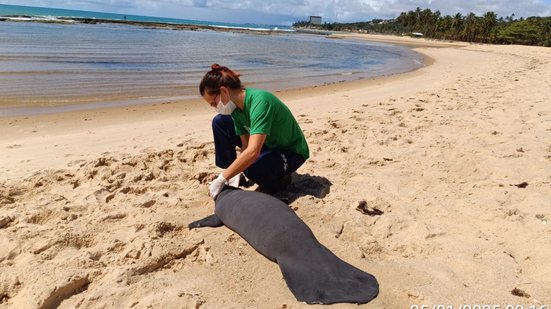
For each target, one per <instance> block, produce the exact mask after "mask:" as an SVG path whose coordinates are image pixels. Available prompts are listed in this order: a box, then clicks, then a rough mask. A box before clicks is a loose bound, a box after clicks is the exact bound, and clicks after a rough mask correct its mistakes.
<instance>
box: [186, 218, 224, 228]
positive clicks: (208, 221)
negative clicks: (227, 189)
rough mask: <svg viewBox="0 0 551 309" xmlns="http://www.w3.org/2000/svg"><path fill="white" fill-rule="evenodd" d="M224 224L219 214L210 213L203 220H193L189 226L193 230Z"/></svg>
mask: <svg viewBox="0 0 551 309" xmlns="http://www.w3.org/2000/svg"><path fill="white" fill-rule="evenodd" d="M223 225H224V223H223V222H222V220H220V218H218V216H217V215H210V216H208V217H205V218H203V219H201V220H197V221H193V222H191V223H190V224H189V225H188V226H187V227H188V228H189V229H190V230H191V229H196V228H201V227H220V226H223Z"/></svg>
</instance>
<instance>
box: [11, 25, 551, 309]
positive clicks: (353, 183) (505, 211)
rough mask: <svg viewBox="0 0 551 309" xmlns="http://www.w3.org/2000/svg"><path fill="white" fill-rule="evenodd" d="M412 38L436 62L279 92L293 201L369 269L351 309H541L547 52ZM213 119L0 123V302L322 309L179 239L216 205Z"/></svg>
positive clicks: (144, 110) (190, 234) (177, 116)
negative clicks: (291, 126) (451, 308)
mask: <svg viewBox="0 0 551 309" xmlns="http://www.w3.org/2000/svg"><path fill="white" fill-rule="evenodd" d="M354 37H356V38H360V39H362V38H366V39H376V40H379V41H381V40H382V41H384V40H387V41H388V40H394V38H384V37H375V38H374V37H371V36H363V37H362V36H358V35H354ZM409 41H410V42H412V43H416V44H417V45H422V46H424V47H419V48H416V50H417V51H418V52H421V53H423V54H425V55H427V56H428V57H430V58H432V59H433V60H434V63H433V64H432V65H430V66H426V67H424V68H422V69H419V70H417V71H415V72H410V73H406V74H401V75H399V76H393V77H385V78H380V79H376V80H371V81H365V80H364V81H358V82H351V83H341V84H336V85H330V86H326V87H316V88H311V89H301V90H296V91H289V92H283V93H279V94H278V95H279V96H281V97H282V98H284V100H285V101H286V103H287V104H288V105H289V107H290V108H291V110H292V111H293V112H294V114H295V115H296V117H297V119H298V121H299V123H300V124H301V126H302V128H303V129H304V131H305V134H306V137H307V139H308V142H309V144H310V149H311V154H312V156H311V159H310V160H308V161H307V162H306V163H305V165H304V166H303V167H301V168H300V169H299V171H298V174H297V175H294V177H293V181H294V183H293V184H292V185H291V187H290V189H289V191H290V193H289V194H290V197H291V200H292V203H291V207H293V209H295V211H296V212H297V214H298V215H299V216H300V217H301V218H302V219H303V220H304V221H305V222H306V223H307V224H308V225H309V226H310V227H311V228H312V230H313V231H314V234H315V235H316V236H317V237H318V239H319V240H320V241H321V242H322V243H323V244H325V245H326V246H327V247H328V248H330V249H331V250H332V251H333V252H335V253H336V254H337V255H338V256H340V257H341V258H343V259H344V260H346V261H348V262H349V263H351V264H353V265H355V266H357V267H359V268H361V269H363V270H365V271H367V272H369V273H372V274H374V275H375V276H376V277H377V279H378V280H379V282H380V289H381V290H380V295H379V297H378V298H376V299H375V300H374V301H373V302H371V303H369V304H367V305H363V306H361V307H362V308H410V305H413V304H417V305H421V304H429V305H435V304H436V305H437V304H454V305H460V304H471V305H474V304H480V305H482V304H488V305H494V304H496V305H498V304H499V305H502V306H503V307H502V308H505V306H504V305H507V304H512V305H516V304H524V305H532V304H533V305H544V304H546V305H547V306H548V308H549V306H551V263H549V260H550V259H551V168H550V163H551V104H550V102H551V90H550V89H551V62H550V61H551V49H549V48H538V47H526V46H487V45H468V44H462V43H454V44H446V43H435V42H430V41H424V40H423V41H419V40H415V39H409ZM400 43H401V44H405V43H404V42H400ZM429 45H430V46H429ZM243 78H244V81H245V82H246V76H244V77H243ZM212 117H213V113H212V111H211V110H210V109H209V108H208V107H207V106H206V104H204V103H201V102H196V103H195V104H184V103H182V102H169V103H167V104H158V105H155V106H141V107H131V108H120V109H110V110H96V111H87V112H79V113H66V114H59V115H45V116H36V117H26V118H17V119H16V118H13V119H6V118H4V119H0V128H1V132H2V133H1V136H0V149H1V153H2V156H1V158H0V308H8V307H9V308H51V307H56V306H59V307H60V308H147V307H151V308H317V307H321V306H309V305H306V304H303V303H298V302H297V301H296V300H295V299H294V297H293V295H292V294H291V293H290V291H289V290H288V289H287V287H286V285H285V282H284V280H283V278H282V275H281V273H280V271H279V268H278V266H277V265H276V264H275V263H272V262H270V261H268V260H267V259H265V258H264V257H262V256H261V255H260V254H258V253H257V252H256V251H254V249H253V248H251V247H250V246H249V245H247V243H246V242H245V241H244V240H243V239H242V238H240V237H239V235H236V234H234V233H232V232H231V231H230V230H228V229H227V228H225V227H222V228H217V229H200V230H192V231H189V230H188V229H187V228H186V226H187V224H188V223H189V222H191V221H193V220H196V219H198V218H201V217H203V216H206V215H208V214H210V213H212V211H213V202H212V201H211V200H210V198H209V197H208V196H207V182H208V181H209V179H212V178H213V177H215V175H217V174H218V173H219V170H218V169H217V168H216V167H215V166H214V164H213V144H212V141H211V140H212V137H211V132H210V119H211V118H212ZM526 184H527V185H526ZM360 201H365V202H366V203H365V205H366V206H367V207H368V208H369V209H378V210H380V211H382V212H383V213H382V214H379V215H375V216H370V215H364V214H363V213H361V212H360V211H358V210H356V207H357V206H358V204H359V203H360ZM515 289H516V290H515ZM513 291H514V292H513ZM514 294H516V295H514ZM332 307H335V308H356V307H357V306H356V305H350V304H338V305H335V306H332ZM324 308H325V307H324Z"/></svg>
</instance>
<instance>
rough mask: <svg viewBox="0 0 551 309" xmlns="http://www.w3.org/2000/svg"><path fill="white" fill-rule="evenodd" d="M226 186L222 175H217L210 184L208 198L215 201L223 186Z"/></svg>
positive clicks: (226, 182)
mask: <svg viewBox="0 0 551 309" xmlns="http://www.w3.org/2000/svg"><path fill="white" fill-rule="evenodd" d="M227 184H228V181H227V180H226V178H224V175H223V174H222V173H220V175H218V177H217V178H216V179H215V180H213V181H212V182H211V183H210V186H209V191H210V197H212V199H213V200H216V197H217V196H218V194H220V192H222V189H224V186H225V185H227Z"/></svg>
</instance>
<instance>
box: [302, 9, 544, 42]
mask: <svg viewBox="0 0 551 309" xmlns="http://www.w3.org/2000/svg"><path fill="white" fill-rule="evenodd" d="M514 17H515V15H514V14H513V15H511V16H509V17H506V18H503V17H500V18H498V17H497V15H496V14H495V13H494V12H487V13H486V14H484V15H482V16H476V15H475V14H474V13H470V14H468V15H466V16H463V15H461V14H460V13H457V14H455V15H453V16H450V15H446V16H442V15H441V13H440V11H436V12H432V11H431V10H430V9H424V10H421V9H420V8H417V9H416V10H415V11H409V12H403V13H401V14H400V16H398V17H397V18H396V19H389V20H382V19H374V20H371V21H368V22H356V23H325V24H323V25H311V24H310V23H308V22H304V21H302V22H297V23H295V24H293V27H295V28H310V29H319V30H330V31H355V32H368V33H382V34H404V33H407V34H412V33H422V34H423V36H424V37H426V38H432V39H441V40H457V41H466V42H476V43H492V44H523V45H539V46H548V47H550V46H551V17H528V18H526V19H524V18H520V19H515V18H514Z"/></svg>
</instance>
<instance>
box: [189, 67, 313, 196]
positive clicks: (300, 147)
mask: <svg viewBox="0 0 551 309" xmlns="http://www.w3.org/2000/svg"><path fill="white" fill-rule="evenodd" d="M199 91H200V92H201V96H202V97H203V99H204V100H205V101H206V102H207V103H208V104H209V105H210V106H212V107H213V108H214V109H215V110H216V112H217V113H218V115H216V116H215V117H214V119H213V120H212V130H213V133H214V150H215V157H216V166H218V167H220V168H223V169H225V170H224V171H223V172H222V173H220V175H219V176H218V178H216V179H215V180H214V181H213V182H211V184H210V188H209V190H210V196H211V197H212V198H214V199H215V198H216V196H217V195H218V194H219V193H220V192H221V190H222V188H223V187H224V185H232V186H236V187H237V186H238V184H239V182H240V179H241V175H242V173H244V174H245V176H247V178H249V179H250V180H252V181H254V182H255V183H256V184H258V186H259V190H260V191H262V192H265V193H268V194H274V193H276V192H278V191H280V190H282V189H284V188H285V187H286V186H287V185H288V184H289V183H290V181H291V177H290V175H291V173H293V172H294V171H296V170H297V169H298V168H299V167H300V166H301V165H302V164H303V163H304V161H305V160H306V159H308V157H309V150H308V144H307V143H306V139H305V138H304V134H303V133H302V130H301V129H300V127H299V125H298V123H297V121H296V120H295V117H293V114H292V113H291V111H290V110H289V108H288V107H287V106H286V105H285V104H283V102H281V101H280V100H279V99H278V98H277V97H276V96H274V95H273V94H271V93H270V92H267V91H264V90H259V89H254V88H245V87H244V86H242V85H241V80H240V79H239V74H238V73H236V72H234V71H232V70H230V69H228V68H227V67H223V66H220V65H218V64H213V65H212V67H211V71H209V72H207V73H206V74H205V76H204V77H203V80H201V84H200V85H199ZM236 147H240V148H241V154H240V155H239V156H237V153H236Z"/></svg>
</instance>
